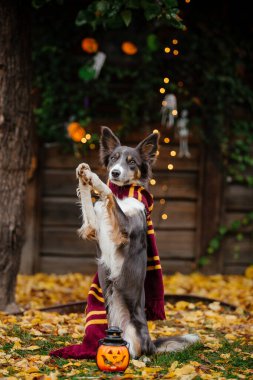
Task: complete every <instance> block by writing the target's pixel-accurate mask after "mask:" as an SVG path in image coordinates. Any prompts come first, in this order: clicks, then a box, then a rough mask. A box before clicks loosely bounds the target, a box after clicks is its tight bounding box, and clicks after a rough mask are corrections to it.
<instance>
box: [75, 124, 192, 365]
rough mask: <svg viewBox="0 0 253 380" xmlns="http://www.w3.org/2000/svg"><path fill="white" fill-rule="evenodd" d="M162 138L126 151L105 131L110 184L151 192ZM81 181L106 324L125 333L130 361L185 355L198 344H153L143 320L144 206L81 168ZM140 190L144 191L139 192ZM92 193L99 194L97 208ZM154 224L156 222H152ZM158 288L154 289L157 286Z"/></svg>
mask: <svg viewBox="0 0 253 380" xmlns="http://www.w3.org/2000/svg"><path fill="white" fill-rule="evenodd" d="M158 139H159V135H158V134H154V133H153V134H151V135H150V136H148V137H147V138H146V139H145V140H143V141H142V142H141V143H140V144H139V145H138V146H137V147H136V148H131V147H126V146H122V145H121V143H120V141H119V139H118V138H117V137H116V136H115V135H114V134H113V132H112V131H111V130H110V129H109V128H107V127H103V128H102V136H101V142H100V157H101V160H102V163H103V164H104V165H105V166H106V167H107V170H108V176H109V181H110V183H111V184H112V186H116V187H119V191H121V189H123V188H124V187H126V186H128V187H129V186H131V185H138V186H139V188H138V191H140V193H139V194H140V195H141V191H142V189H143V190H144V189H145V187H147V184H148V182H149V179H150V176H151V166H152V164H153V163H154V161H155V159H156V152H157V149H158ZM76 175H77V178H78V179H79V187H78V195H79V197H80V200H81V208H82V216H83V225H82V227H81V228H80V230H79V234H80V236H81V237H82V238H83V239H95V240H96V241H97V246H98V275H99V281H100V285H101V288H102V291H103V296H104V299H105V307H106V313H107V319H108V324H109V325H110V326H118V327H120V328H121V329H122V330H123V338H124V339H125V340H126V341H127V342H128V343H129V351H130V354H131V356H132V357H139V356H141V355H143V354H146V355H150V354H153V353H155V352H170V351H176V350H181V349H184V348H185V347H187V346H188V345H190V344H192V343H194V342H196V341H198V336H197V335H194V334H187V335H183V336H175V337H171V338H159V339H157V340H156V341H152V340H151V338H150V335H149V331H148V326H147V320H146V315H145V293H144V282H145V277H146V270H147V234H148V229H147V215H146V209H145V205H144V204H143V202H141V201H140V200H139V194H138V199H136V198H134V197H123V198H122V197H121V199H120V198H118V197H117V196H115V195H114V194H113V192H112V190H111V188H110V187H111V186H110V187H109V186H107V185H106V184H104V183H103V182H102V181H101V180H100V179H99V177H98V176H97V175H96V174H95V173H93V172H92V171H91V170H90V167H89V166H88V165H87V164H85V163H82V164H80V165H79V166H78V167H77V169H76ZM139 189H140V190H139ZM91 190H95V191H96V192H98V194H99V200H98V201H97V202H96V203H95V205H94V206H93V203H92V200H91ZM151 223H152V222H151ZM155 285H156V284H154V286H155Z"/></svg>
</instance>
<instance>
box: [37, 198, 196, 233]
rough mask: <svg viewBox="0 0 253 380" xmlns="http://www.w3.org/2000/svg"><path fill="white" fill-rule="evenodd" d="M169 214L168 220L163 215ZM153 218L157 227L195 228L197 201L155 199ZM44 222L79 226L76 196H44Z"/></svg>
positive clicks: (45, 223)
mask: <svg viewBox="0 0 253 380" xmlns="http://www.w3.org/2000/svg"><path fill="white" fill-rule="evenodd" d="M163 214H166V215H168V218H167V219H166V220H164V219H162V215H163ZM152 219H153V222H154V225H155V227H161V228H174V229H177V228H181V229H183V228H195V227H196V202H191V201H171V202H169V201H168V202H166V203H165V204H164V205H161V204H160V202H159V201H155V206H154V211H153V213H152ZM42 223H43V224H44V225H59V226H79V225H81V211H80V207H79V206H78V204H77V199H76V198H65V197H61V198H60V197H58V198H51V197H46V198H43V203H42Z"/></svg>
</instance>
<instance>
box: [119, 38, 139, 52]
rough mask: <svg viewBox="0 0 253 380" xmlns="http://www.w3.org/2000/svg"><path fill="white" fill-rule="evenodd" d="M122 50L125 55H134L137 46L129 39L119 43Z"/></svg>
mask: <svg viewBox="0 0 253 380" xmlns="http://www.w3.org/2000/svg"><path fill="white" fill-rule="evenodd" d="M121 49H122V51H123V52H124V53H125V54H127V55H134V54H136V53H137V51H138V49H137V46H136V45H135V44H134V43H133V42H130V41H126V42H123V43H122V45H121Z"/></svg>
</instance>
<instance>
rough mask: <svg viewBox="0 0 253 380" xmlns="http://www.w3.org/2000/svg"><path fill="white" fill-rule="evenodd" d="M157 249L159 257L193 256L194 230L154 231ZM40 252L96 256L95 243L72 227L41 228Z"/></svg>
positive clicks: (49, 254)
mask: <svg viewBox="0 0 253 380" xmlns="http://www.w3.org/2000/svg"><path fill="white" fill-rule="evenodd" d="M156 239H157V245H158V251H159V254H160V256H161V258H166V259H168V258H176V259H178V258H193V257H194V244H195V232H194V231H159V230H158V231H156ZM41 253H42V254H43V255H47V256H53V255H56V254H57V255H62V256H75V255H80V256H88V257H91V256H92V257H96V244H95V242H91V241H87V240H86V241H84V240H82V239H80V238H79V237H78V236H77V234H76V230H75V229H73V228H62V227H61V228H43V230H42V235H41Z"/></svg>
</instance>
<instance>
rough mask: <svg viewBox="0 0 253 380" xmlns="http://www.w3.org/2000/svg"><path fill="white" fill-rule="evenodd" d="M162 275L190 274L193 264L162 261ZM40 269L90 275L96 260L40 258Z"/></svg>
mask: <svg viewBox="0 0 253 380" xmlns="http://www.w3.org/2000/svg"><path fill="white" fill-rule="evenodd" d="M162 268H163V273H164V274H165V273H166V274H171V273H175V272H181V273H191V272H192V271H193V270H194V269H195V263H194V262H193V261H191V260H162ZM40 269H41V271H42V272H44V273H56V274H64V273H73V272H79V273H84V274H92V273H94V274H95V273H96V271H97V264H96V260H95V259H93V258H80V257H70V258H69V257H61V256H52V257H49V256H41V258H40Z"/></svg>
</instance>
